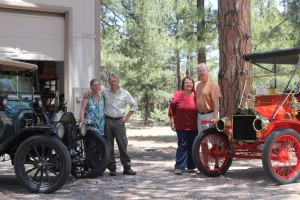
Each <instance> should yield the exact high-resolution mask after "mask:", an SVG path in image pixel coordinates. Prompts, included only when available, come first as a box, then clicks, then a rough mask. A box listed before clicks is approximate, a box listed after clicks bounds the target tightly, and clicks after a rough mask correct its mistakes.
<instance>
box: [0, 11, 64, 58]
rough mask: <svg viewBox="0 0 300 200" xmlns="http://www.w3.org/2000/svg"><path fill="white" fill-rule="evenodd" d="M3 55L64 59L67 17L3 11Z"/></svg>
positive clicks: (0, 15)
mask: <svg viewBox="0 0 300 200" xmlns="http://www.w3.org/2000/svg"><path fill="white" fill-rule="evenodd" d="M0 56H1V57H3V56H5V57H9V58H12V59H18V60H55V61H63V60H64V16H63V15H60V14H51V13H44V12H26V11H23V12H21V11H16V10H9V9H0Z"/></svg>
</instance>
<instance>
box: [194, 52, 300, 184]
mask: <svg viewBox="0 0 300 200" xmlns="http://www.w3.org/2000/svg"><path fill="white" fill-rule="evenodd" d="M299 55H300V47H296V48H291V49H282V50H276V51H268V52H262V53H252V54H246V55H244V56H243V59H244V60H245V61H247V62H250V63H251V64H254V65H256V66H258V67H259V70H258V71H260V72H262V70H264V71H267V74H264V75H262V76H259V75H256V76H255V77H256V78H257V77H264V79H263V80H262V81H261V82H255V81H254V79H255V77H254V76H253V74H252V77H249V80H250V81H251V82H252V83H253V85H255V84H257V85H256V86H257V87H256V89H257V90H256V94H255V95H250V96H248V97H247V98H241V103H240V105H239V107H238V108H237V110H236V111H235V113H234V115H233V116H232V118H230V119H229V118H227V117H224V118H222V119H220V120H219V121H217V122H216V124H215V128H210V129H207V130H204V131H203V132H202V133H201V134H199V135H198V136H197V137H196V139H195V141H194V144H193V160H194V162H195V164H196V166H197V168H198V170H200V171H202V172H203V174H205V175H206V176H211V177H214V176H220V175H223V174H224V173H226V171H227V170H228V169H229V167H230V166H231V164H232V160H233V158H245V159H262V164H263V168H264V170H265V172H266V173H267V174H268V176H269V177H270V178H271V179H272V180H273V181H275V182H276V183H278V184H288V183H293V182H295V181H297V180H298V179H299V178H300V121H299V119H300V117H299V116H300V115H299V114H298V111H299V110H300V103H299V99H300V98H299V96H300V92H299V86H300V81H299V80H300V78H299V64H300V60H299ZM253 71H254V70H253ZM270 75H272V79H273V80H272V82H271V81H270V80H269V79H270V77H271V76H270ZM282 75H285V78H281V77H283V76H282ZM286 77H288V78H286ZM280 81H281V82H284V84H283V83H280ZM266 83H269V85H264V87H260V86H263V85H259V84H266ZM270 83H271V84H270ZM279 90H281V91H282V92H281V93H279V92H278V91H279Z"/></svg>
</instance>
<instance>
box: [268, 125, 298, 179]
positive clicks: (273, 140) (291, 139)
mask: <svg viewBox="0 0 300 200" xmlns="http://www.w3.org/2000/svg"><path fill="white" fill-rule="evenodd" d="M262 163H263V167H264V170H265V171H266V173H267V174H268V176H269V178H270V179H272V180H273V181H275V182H276V183H278V184H289V183H293V182H295V181H297V180H298V179H299V178H300V134H299V133H297V132H296V131H294V130H292V129H280V130H277V131H275V132H273V133H271V134H270V135H269V136H268V138H267V140H266V142H265V145H264V148H263V156H262Z"/></svg>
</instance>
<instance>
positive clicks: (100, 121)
mask: <svg viewBox="0 0 300 200" xmlns="http://www.w3.org/2000/svg"><path fill="white" fill-rule="evenodd" d="M84 120H85V123H86V124H90V125H94V126H95V128H96V129H97V130H98V133H99V134H100V135H104V122H105V118H104V100H103V97H102V95H100V94H99V101H98V102H96V101H95V99H94V98H93V96H92V95H89V97H88V102H87V105H86V108H85V112H84Z"/></svg>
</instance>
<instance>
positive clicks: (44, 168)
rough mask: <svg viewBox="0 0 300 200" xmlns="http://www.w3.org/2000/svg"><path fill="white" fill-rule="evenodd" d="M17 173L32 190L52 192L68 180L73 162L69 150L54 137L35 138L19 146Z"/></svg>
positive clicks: (27, 187) (16, 155) (26, 186)
mask: <svg viewBox="0 0 300 200" xmlns="http://www.w3.org/2000/svg"><path fill="white" fill-rule="evenodd" d="M14 170H15V173H16V176H17V179H18V180H19V181H20V182H21V184H22V185H24V187H25V188H26V189H28V190H29V191H31V192H35V193H52V192H55V191H57V190H58V189H60V188H61V187H62V186H63V185H64V184H65V182H66V180H67V179H68V177H69V175H70V170H71V159H70V155H69V152H68V150H67V148H66V147H65V146H64V145H63V143H62V142H60V141H59V140H58V139H56V138H55V137H54V136H49V135H35V136H31V137H29V138H27V139H26V140H25V141H24V142H22V143H21V144H20V146H19V147H18V149H17V151H16V153H15V157H14Z"/></svg>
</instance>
